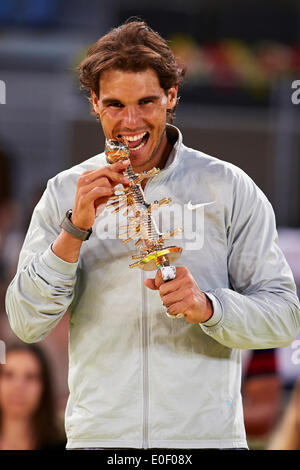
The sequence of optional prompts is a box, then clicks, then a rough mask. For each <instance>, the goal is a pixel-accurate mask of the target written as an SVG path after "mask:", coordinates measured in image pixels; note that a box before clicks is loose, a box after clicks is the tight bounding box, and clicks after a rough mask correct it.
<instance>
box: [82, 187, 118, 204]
mask: <svg viewBox="0 0 300 470" xmlns="http://www.w3.org/2000/svg"><path fill="white" fill-rule="evenodd" d="M113 194H114V191H113V189H112V188H111V187H108V186H102V187H99V186H96V187H95V188H93V189H91V190H90V191H89V192H88V193H87V194H84V195H83V197H82V199H84V201H82V203H83V204H89V203H90V202H95V201H96V200H98V199H101V200H102V198H106V197H107V199H108V198H109V197H110V196H112V195H113ZM102 202H104V201H103V200H102ZM98 205H99V204H98Z"/></svg>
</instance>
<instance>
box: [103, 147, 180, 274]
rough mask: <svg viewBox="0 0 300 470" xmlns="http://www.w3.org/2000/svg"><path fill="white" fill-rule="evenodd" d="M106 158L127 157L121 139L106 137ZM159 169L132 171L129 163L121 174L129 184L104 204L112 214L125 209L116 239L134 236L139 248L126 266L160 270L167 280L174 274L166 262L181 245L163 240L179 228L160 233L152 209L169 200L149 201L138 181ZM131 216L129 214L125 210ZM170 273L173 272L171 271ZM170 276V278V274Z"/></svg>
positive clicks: (127, 239) (178, 251) (173, 260)
mask: <svg viewBox="0 0 300 470" xmlns="http://www.w3.org/2000/svg"><path fill="white" fill-rule="evenodd" d="M105 154H106V159H107V161H108V162H109V163H116V162H117V161H120V160H127V159H130V149H129V146H128V144H127V142H126V139H125V138H120V139H118V140H112V139H110V140H107V141H106V146H105ZM158 173H159V170H158V169H157V168H152V169H151V170H149V171H144V172H143V173H140V174H136V173H135V172H134V170H133V168H132V165H131V163H129V165H128V167H127V169H126V170H125V171H124V175H125V176H127V177H128V179H129V186H128V187H126V188H124V189H123V192H122V193H120V194H119V195H115V196H112V197H111V198H110V199H109V201H108V204H107V207H108V208H109V209H112V213H116V212H118V211H120V210H121V209H124V208H125V213H124V215H127V220H128V224H127V225H124V226H121V227H120V232H119V238H120V239H123V243H128V242H130V241H133V240H134V239H136V238H137V240H136V242H135V245H136V246H137V247H139V248H140V253H138V254H136V255H133V256H132V259H133V260H138V261H135V262H134V263H132V264H130V265H129V267H130V268H134V267H136V266H137V267H139V268H141V269H143V270H145V271H153V270H155V269H157V268H166V269H164V270H162V274H163V272H165V276H166V277H167V278H166V279H164V280H171V279H173V278H174V277H175V268H174V267H172V266H170V263H173V262H175V261H176V260H177V259H178V258H179V256H180V254H181V251H182V249H181V247H178V246H167V247H164V244H165V240H168V239H169V238H171V237H172V236H174V235H175V234H176V233H179V232H181V231H182V229H176V230H173V231H171V232H165V233H161V232H160V231H159V230H158V228H157V225H156V223H155V220H154V218H153V216H152V211H153V210H155V209H158V208H159V207H161V206H164V205H167V204H169V203H170V202H171V199H168V198H164V199H161V200H160V201H154V202H153V203H149V202H147V201H146V199H145V196H144V192H143V189H142V187H141V182H142V181H143V180H144V179H146V178H152V177H153V176H155V175H157V174H158ZM130 212H131V213H132V215H129V213H130ZM172 273H173V274H172ZM172 275H173V277H172Z"/></svg>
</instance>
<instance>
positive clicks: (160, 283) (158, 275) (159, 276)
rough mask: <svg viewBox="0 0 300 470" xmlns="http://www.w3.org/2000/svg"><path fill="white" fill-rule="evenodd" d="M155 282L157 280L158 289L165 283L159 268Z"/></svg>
mask: <svg viewBox="0 0 300 470" xmlns="http://www.w3.org/2000/svg"><path fill="white" fill-rule="evenodd" d="M154 282H155V286H156V287H157V289H159V288H160V286H161V285H162V284H163V283H164V281H163V278H162V275H161V270H160V269H158V270H157V272H156V276H155V279H154Z"/></svg>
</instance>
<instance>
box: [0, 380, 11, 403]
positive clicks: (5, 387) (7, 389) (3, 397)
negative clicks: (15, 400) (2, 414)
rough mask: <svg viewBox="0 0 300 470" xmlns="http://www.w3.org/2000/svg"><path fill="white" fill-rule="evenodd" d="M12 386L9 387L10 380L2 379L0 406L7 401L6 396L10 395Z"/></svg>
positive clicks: (0, 384) (0, 381) (0, 382)
mask: <svg viewBox="0 0 300 470" xmlns="http://www.w3.org/2000/svg"><path fill="white" fill-rule="evenodd" d="M10 390H11V387H9V382H7V381H5V380H0V408H1V406H2V405H3V404H4V403H5V401H6V398H7V397H8V396H9V395H10Z"/></svg>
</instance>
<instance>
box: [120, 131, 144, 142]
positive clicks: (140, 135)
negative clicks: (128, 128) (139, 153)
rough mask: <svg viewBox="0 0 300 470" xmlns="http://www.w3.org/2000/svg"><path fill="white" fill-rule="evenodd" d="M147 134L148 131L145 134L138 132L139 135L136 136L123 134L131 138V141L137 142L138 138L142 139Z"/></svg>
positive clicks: (126, 137) (128, 138)
mask: <svg viewBox="0 0 300 470" xmlns="http://www.w3.org/2000/svg"><path fill="white" fill-rule="evenodd" d="M146 134H147V132H143V134H138V135H134V136H130V135H123V136H122V137H124V138H125V139H127V140H129V141H130V142H135V141H136V140H139V139H142V138H143V137H144V136H145V135H146Z"/></svg>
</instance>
